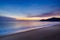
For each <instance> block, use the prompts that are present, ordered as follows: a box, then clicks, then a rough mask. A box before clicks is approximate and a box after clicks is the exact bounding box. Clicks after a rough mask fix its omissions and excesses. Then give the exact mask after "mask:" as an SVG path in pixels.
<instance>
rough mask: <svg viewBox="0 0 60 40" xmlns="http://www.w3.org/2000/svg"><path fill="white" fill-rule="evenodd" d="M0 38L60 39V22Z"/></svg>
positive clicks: (11, 39)
mask: <svg viewBox="0 0 60 40" xmlns="http://www.w3.org/2000/svg"><path fill="white" fill-rule="evenodd" d="M0 40H60V24H59V25H54V26H51V27H45V28H39V29H35V30H30V31H25V32H20V33H16V34H11V35H7V36H4V37H0Z"/></svg>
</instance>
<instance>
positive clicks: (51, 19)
mask: <svg viewBox="0 0 60 40" xmlns="http://www.w3.org/2000/svg"><path fill="white" fill-rule="evenodd" d="M40 21H60V18H55V17H53V18H49V19H46V20H45V19H42V20H40Z"/></svg>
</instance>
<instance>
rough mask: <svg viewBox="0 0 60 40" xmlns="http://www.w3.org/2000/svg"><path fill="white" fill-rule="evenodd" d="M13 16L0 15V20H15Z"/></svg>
mask: <svg viewBox="0 0 60 40" xmlns="http://www.w3.org/2000/svg"><path fill="white" fill-rule="evenodd" d="M15 20H16V19H15V18H10V17H5V16H0V21H15Z"/></svg>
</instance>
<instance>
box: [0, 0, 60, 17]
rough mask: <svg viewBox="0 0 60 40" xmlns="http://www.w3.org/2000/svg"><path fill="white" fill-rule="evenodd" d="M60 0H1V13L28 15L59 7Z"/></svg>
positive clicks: (12, 15) (14, 15)
mask: <svg viewBox="0 0 60 40" xmlns="http://www.w3.org/2000/svg"><path fill="white" fill-rule="evenodd" d="M59 7H60V5H59V1H58V0H0V15H1V16H8V17H26V16H34V15H41V14H44V13H47V12H50V11H54V10H56V9H59Z"/></svg>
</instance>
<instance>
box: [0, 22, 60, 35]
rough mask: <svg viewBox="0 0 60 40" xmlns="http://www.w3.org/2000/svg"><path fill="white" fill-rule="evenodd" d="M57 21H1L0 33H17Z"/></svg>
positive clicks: (46, 25)
mask: <svg viewBox="0 0 60 40" xmlns="http://www.w3.org/2000/svg"><path fill="white" fill-rule="evenodd" d="M55 24H59V22H31V21H28V22H3V23H2V22H1V23H0V35H7V34H11V33H17V32H21V31H25V30H31V29H32V28H43V27H49V26H52V25H55Z"/></svg>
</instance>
